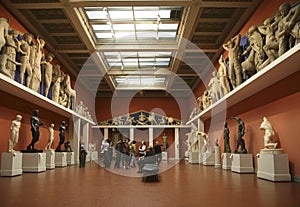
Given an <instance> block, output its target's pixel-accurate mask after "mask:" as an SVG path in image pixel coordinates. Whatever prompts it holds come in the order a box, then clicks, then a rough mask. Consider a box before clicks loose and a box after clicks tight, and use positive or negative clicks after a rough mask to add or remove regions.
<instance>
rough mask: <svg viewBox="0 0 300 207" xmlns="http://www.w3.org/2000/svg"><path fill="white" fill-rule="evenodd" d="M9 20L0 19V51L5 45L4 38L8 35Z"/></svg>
mask: <svg viewBox="0 0 300 207" xmlns="http://www.w3.org/2000/svg"><path fill="white" fill-rule="evenodd" d="M8 29H9V20H8V19H6V18H0V51H1V49H2V47H3V46H4V45H5V43H6V40H5V37H6V36H7V35H8Z"/></svg>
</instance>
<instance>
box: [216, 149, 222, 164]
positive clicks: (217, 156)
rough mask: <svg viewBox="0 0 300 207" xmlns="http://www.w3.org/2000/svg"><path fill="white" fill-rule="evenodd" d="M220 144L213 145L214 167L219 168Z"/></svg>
mask: <svg viewBox="0 0 300 207" xmlns="http://www.w3.org/2000/svg"><path fill="white" fill-rule="evenodd" d="M221 167H222V165H221V155H220V146H215V168H221Z"/></svg>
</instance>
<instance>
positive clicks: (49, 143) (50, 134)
mask: <svg viewBox="0 0 300 207" xmlns="http://www.w3.org/2000/svg"><path fill="white" fill-rule="evenodd" d="M48 131H49V142H48V144H47V146H46V148H45V149H46V150H49V149H51V146H52V143H53V141H54V124H51V125H50V127H49V128H48Z"/></svg>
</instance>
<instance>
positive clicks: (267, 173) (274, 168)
mask: <svg viewBox="0 0 300 207" xmlns="http://www.w3.org/2000/svg"><path fill="white" fill-rule="evenodd" d="M257 161H258V169H257V177H258V178H263V179H267V180H271V181H291V175H290V171H289V159H288V155H287V154H277V153H276V154H272V153H260V154H259V156H258V158H257Z"/></svg>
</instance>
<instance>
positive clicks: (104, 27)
mask: <svg viewBox="0 0 300 207" xmlns="http://www.w3.org/2000/svg"><path fill="white" fill-rule="evenodd" d="M92 28H93V30H111V27H110V25H108V24H93V25H92Z"/></svg>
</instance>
